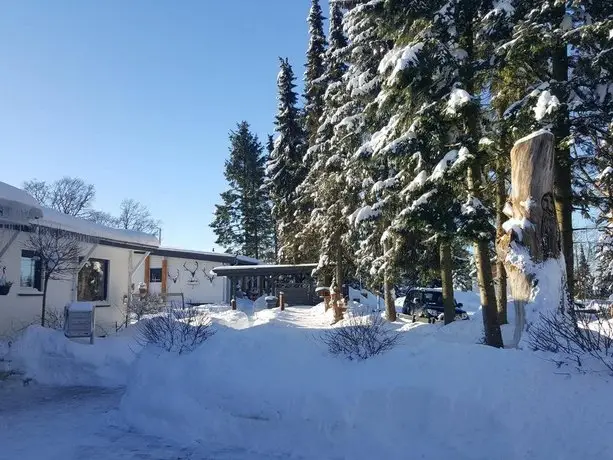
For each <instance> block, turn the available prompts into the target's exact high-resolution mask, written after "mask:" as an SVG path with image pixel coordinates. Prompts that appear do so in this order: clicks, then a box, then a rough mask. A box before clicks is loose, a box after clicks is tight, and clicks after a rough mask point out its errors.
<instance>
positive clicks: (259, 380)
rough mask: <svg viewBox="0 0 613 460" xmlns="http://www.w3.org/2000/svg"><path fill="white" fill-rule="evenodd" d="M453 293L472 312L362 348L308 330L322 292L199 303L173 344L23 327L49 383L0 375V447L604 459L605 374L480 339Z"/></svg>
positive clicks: (161, 453) (407, 328) (66, 459)
mask: <svg viewBox="0 0 613 460" xmlns="http://www.w3.org/2000/svg"><path fill="white" fill-rule="evenodd" d="M458 301H459V302H462V303H464V306H465V307H466V309H467V310H468V311H469V312H470V313H471V315H472V319H471V320H470V321H462V322H458V323H454V324H451V325H449V326H442V325H438V324H437V325H428V324H421V323H415V324H412V323H410V322H408V321H405V320H400V321H398V322H397V323H396V324H394V325H393V326H390V327H392V328H394V329H395V330H397V331H398V332H399V333H400V337H401V339H400V343H399V344H398V346H397V347H396V348H394V349H393V350H391V351H389V352H387V353H385V354H383V355H380V356H377V357H374V358H371V359H369V360H366V361H361V362H358V361H348V360H345V359H342V358H339V357H334V356H331V355H330V354H329V353H328V352H327V350H326V347H325V346H324V345H323V344H322V343H321V342H320V341H319V340H317V337H318V336H319V335H320V334H321V333H322V331H323V330H325V329H327V328H328V327H329V323H330V316H329V313H330V312H328V314H324V312H323V308H322V307H321V306H318V307H313V308H307V307H304V308H300V307H293V308H288V309H287V310H286V311H285V312H280V311H279V310H277V309H275V310H258V311H254V310H253V305H252V304H249V305H248V304H247V303H245V304H244V305H241V308H242V309H243V311H237V312H232V311H229V310H228V309H227V307H215V306H213V307H210V306H207V307H202V310H203V311H205V310H206V311H208V312H209V314H210V315H211V317H212V319H213V321H214V323H215V328H216V330H217V332H216V334H215V335H213V336H212V337H211V338H210V339H209V340H208V341H207V342H205V343H204V344H203V345H202V346H201V347H200V348H198V349H197V350H195V351H194V352H192V353H190V354H184V355H181V356H178V355H176V354H170V353H166V352H163V351H161V350H159V349H156V348H153V347H147V348H145V349H140V348H139V347H138V346H137V345H136V342H135V341H134V338H133V336H132V335H131V334H130V333H126V334H124V335H123V336H120V337H116V338H109V339H106V340H99V341H98V342H97V343H96V344H95V345H94V346H89V345H85V344H75V343H73V342H68V341H67V340H66V339H65V338H63V336H62V335H61V333H53V332H51V331H43V330H41V329H40V328H33V329H31V330H30V331H28V334H27V335H26V337H25V339H24V340H25V342H23V343H22V344H21V345H19V344H18V345H16V346H15V347H14V349H13V350H12V354H13V358H14V360H15V363H18V362H19V363H20V366H22V368H23V369H25V371H26V373H27V375H31V376H32V377H36V378H37V379H38V380H40V381H44V382H46V383H52V384H54V385H56V386H54V387H48V386H39V385H38V384H36V383H32V384H31V385H29V386H25V387H23V386H19V385H17V383H19V382H17V383H9V384H6V383H5V384H2V383H1V382H0V393H1V396H0V429H1V430H0V444H1V445H2V448H0V459H4V458H7V459H9V458H11V459H12V458H19V459H28V458H50V459H55V458H57V459H62V460H71V459H80V458H92V459H98V458H113V459H116V458H119V459H132V458H134V459H136V458H139V459H140V458H144V459H157V458H159V459H162V458H164V459H166V458H168V459H180V458H184V459H196V458H199V459H200V458H221V459H224V458H233V459H237V460H238V459H243V458H245V459H246V458H250V459H258V458H262V459H264V458H292V459H344V458H346V459H362V458H364V459H370V458H389V459H404V458H424V459H492V458H502V459H505V460H507V459H508V460H513V459H517V460H519V459H522V460H524V459H553V458H555V459H562V460H563V459H576V458H583V459H591V458H594V459H603V458H609V457H610V455H611V443H610V431H611V427H612V425H611V423H610V418H611V417H610V414H611V411H612V410H613V395H612V394H611V391H610V385H611V380H610V377H609V376H608V375H607V374H605V373H603V372H589V373H580V372H578V371H576V370H575V369H574V368H570V367H562V368H558V367H557V366H556V365H555V364H554V363H552V362H551V361H550V360H549V359H547V358H548V357H547V356H545V355H536V354H534V353H532V352H530V351H519V350H497V349H493V348H489V347H485V346H482V345H477V342H478V341H479V339H480V336H481V318H480V312H479V311H478V306H477V305H478V299H477V297H476V295H475V294H473V293H460V294H459V296H458ZM475 302H477V303H475ZM356 310H359V309H356ZM368 310H370V307H369V308H368ZM25 344H27V346H25V347H24V345H25ZM27 350H29V351H27ZM32 350H36V353H34V352H32ZM47 358H48V359H50V361H49V362H50V363H52V365H48V366H46V365H45V364H44V363H45V362H46V360H47ZM86 363H87V364H86ZM83 375H86V376H87V377H86V378H85V377H84V376H83ZM121 376H124V377H125V378H124V379H123V380H122V378H121ZM2 385H4V386H2ZM58 385H62V386H61V387H59V386H58ZM74 385H88V386H89V387H82V386H81V387H78V388H76V387H74ZM92 385H95V387H91V386H92ZM124 385H125V386H124ZM33 440H36V442H33ZM52 440H53V442H52ZM37 454H38V456H37ZM3 455H4V457H3Z"/></svg>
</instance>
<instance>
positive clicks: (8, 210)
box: [0, 182, 43, 225]
mask: <svg viewBox="0 0 613 460" xmlns="http://www.w3.org/2000/svg"><path fill="white" fill-rule="evenodd" d="M41 217H43V210H42V208H41V207H40V205H39V204H38V202H37V201H36V200H35V199H34V197H32V196H31V195H30V194H29V193H27V192H25V191H24V190H21V189H18V188H17V187H13V186H12V185H9V184H5V183H4V182H0V223H4V224H6V223H8V224H23V225H28V224H29V223H30V221H32V220H36V219H40V218H41Z"/></svg>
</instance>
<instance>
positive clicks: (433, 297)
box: [424, 291, 442, 304]
mask: <svg viewBox="0 0 613 460" xmlns="http://www.w3.org/2000/svg"><path fill="white" fill-rule="evenodd" d="M441 297H442V294H441V293H440V292H436V291H434V292H433V291H426V292H424V303H430V304H442V300H441Z"/></svg>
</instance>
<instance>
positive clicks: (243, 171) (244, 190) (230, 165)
mask: <svg viewBox="0 0 613 460" xmlns="http://www.w3.org/2000/svg"><path fill="white" fill-rule="evenodd" d="M265 163H266V156H265V155H262V145H261V144H260V142H259V140H258V138H257V136H255V135H254V134H252V133H251V131H250V128H249V124H248V123H247V122H245V121H243V122H241V123H239V124H238V125H237V129H236V131H231V132H230V157H229V159H228V160H226V162H225V172H224V175H225V178H226V180H227V182H228V185H229V190H227V191H225V192H223V193H222V194H221V200H222V203H221V204H218V205H216V206H215V208H216V210H215V219H214V221H213V222H212V223H211V227H212V228H213V231H214V233H215V234H216V235H217V241H216V243H217V244H219V245H220V246H223V247H224V248H225V249H226V251H228V252H231V253H238V254H242V255H245V256H249V257H254V258H256V259H263V260H270V259H271V258H272V257H273V254H272V252H271V246H272V242H273V233H272V228H273V227H272V219H271V209H270V204H269V199H268V196H267V193H266V190H265V189H264V187H263V185H264V165H265Z"/></svg>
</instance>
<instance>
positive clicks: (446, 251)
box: [439, 239, 455, 324]
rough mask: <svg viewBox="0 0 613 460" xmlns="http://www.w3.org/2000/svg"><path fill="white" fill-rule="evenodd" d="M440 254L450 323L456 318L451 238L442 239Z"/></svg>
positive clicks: (446, 320) (447, 322) (445, 304)
mask: <svg viewBox="0 0 613 460" xmlns="http://www.w3.org/2000/svg"><path fill="white" fill-rule="evenodd" d="M439 254H440V260H441V283H442V286H443V306H444V307H445V324H449V323H451V322H453V320H454V319H455V302H454V300H453V271H452V265H453V261H452V260H451V243H450V242H449V240H446V239H441V241H440V243H439Z"/></svg>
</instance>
